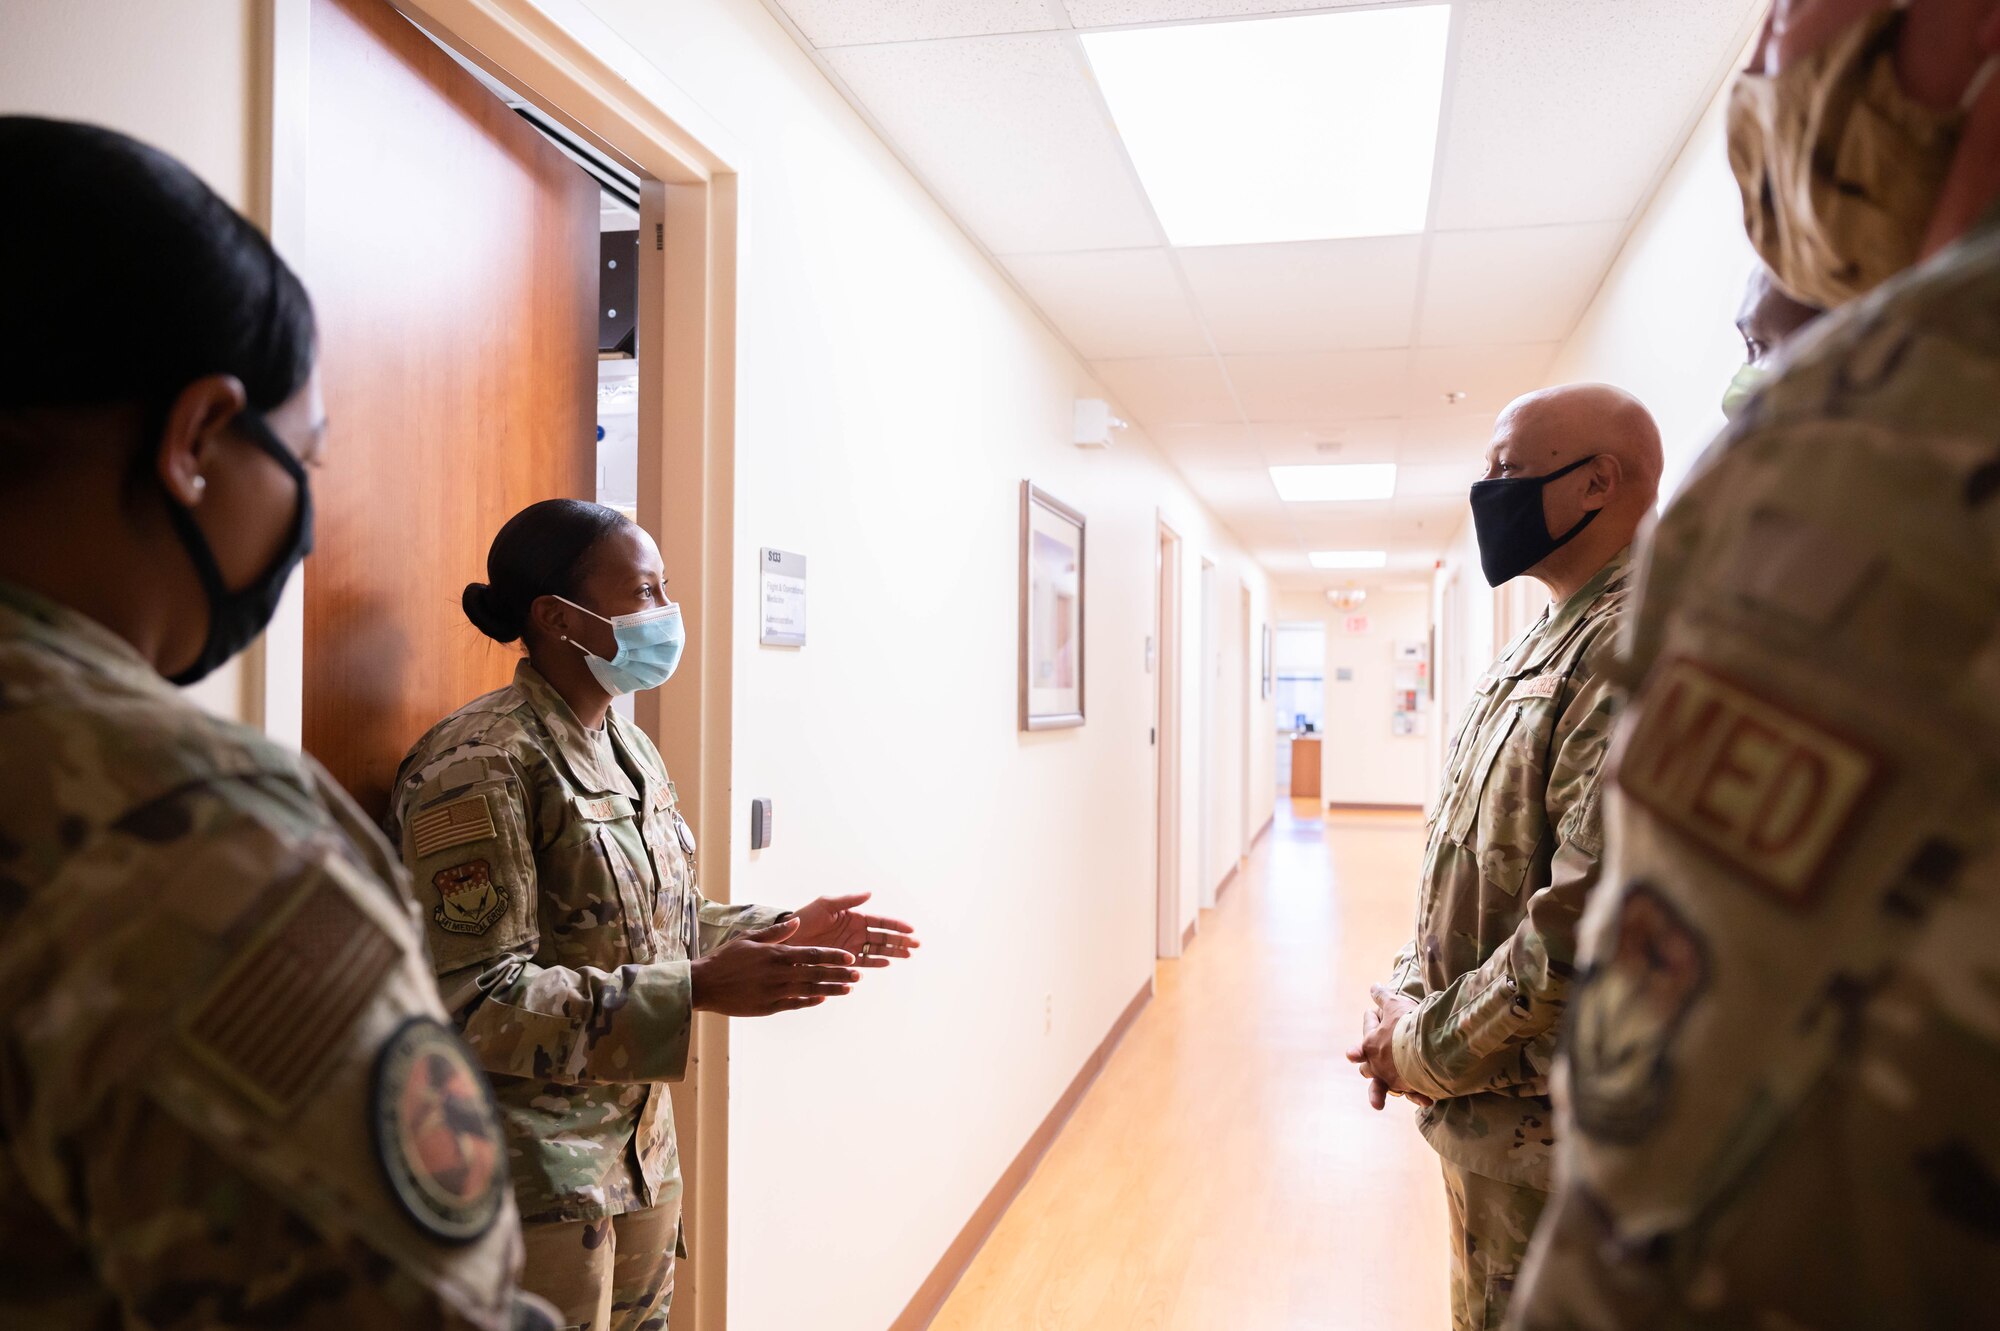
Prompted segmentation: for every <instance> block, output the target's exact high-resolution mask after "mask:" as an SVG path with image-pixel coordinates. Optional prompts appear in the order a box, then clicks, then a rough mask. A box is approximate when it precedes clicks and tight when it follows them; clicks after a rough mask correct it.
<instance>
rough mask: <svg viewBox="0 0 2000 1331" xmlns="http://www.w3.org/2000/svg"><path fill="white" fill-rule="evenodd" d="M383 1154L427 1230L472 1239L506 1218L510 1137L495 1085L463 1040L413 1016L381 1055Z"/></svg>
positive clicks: (407, 1208) (448, 1238)
mask: <svg viewBox="0 0 2000 1331" xmlns="http://www.w3.org/2000/svg"><path fill="white" fill-rule="evenodd" d="M370 1103H371V1104H372V1105H373V1112H374V1122H373V1125H372V1126H373V1135H374V1141H375V1155H376V1158H377V1159H378V1160H379V1162H380V1163H381V1166H382V1174H383V1177H384V1178H385V1179H387V1180H388V1183H389V1190H390V1191H391V1192H392V1193H394V1194H395V1197H396V1200H397V1201H398V1202H400V1203H401V1204H402V1207H403V1210H404V1212H405V1213H406V1214H407V1215H408V1216H409V1217H410V1219H411V1220H413V1221H415V1222H416V1224H417V1226H418V1227H419V1228H420V1229H422V1230H423V1231H424V1232H426V1233H428V1234H430V1235H432V1236H434V1237H436V1238H439V1239H442V1240H443V1241H444V1242H446V1243H470V1242H472V1241H473V1240H474V1239H476V1238H478V1237H479V1236H480V1235H482V1234H484V1233H486V1231H487V1230H489V1229H491V1228H493V1222H494V1221H495V1220H497V1219H498V1218H499V1216H500V1210H501V1206H502V1203H503V1202H504V1201H505V1200H506V1196H507V1187H508V1183H507V1145H506V1139H505V1138H504V1137H503V1136H502V1134H501V1129H500V1111H499V1108H498V1106H496V1105H495V1103H494V1101H493V1092H492V1089H491V1088H490V1087H488V1086H487V1084H486V1079H485V1078H484V1077H482V1076H480V1075H479V1070H478V1069H477V1068H475V1067H473V1065H472V1058H471V1056H470V1055H469V1054H467V1053H466V1051H465V1046H464V1045H463V1044H461V1043H460V1042H459V1039H458V1037H457V1036H455V1035H453V1034H452V1033H451V1032H450V1031H449V1030H447V1029H446V1028H445V1027H444V1026H443V1025H441V1024H440V1023H438V1022H436V1021H433V1020H432V1019H431V1018H429V1017H413V1018H411V1019H410V1020H409V1021H406V1022H404V1023H403V1025H402V1026H400V1027H399V1028H397V1030H396V1033H395V1034H394V1035H392V1036H390V1037H389V1041H388V1043H387V1044H385V1045H384V1046H383V1047H382V1052H381V1054H380V1055H379V1056H378V1057H377V1058H376V1060H375V1083H374V1095H373V1096H372V1098H371V1101H370Z"/></svg>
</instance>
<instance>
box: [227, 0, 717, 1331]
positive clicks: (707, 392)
mask: <svg viewBox="0 0 2000 1331" xmlns="http://www.w3.org/2000/svg"><path fill="white" fill-rule="evenodd" d="M388 2H389V3H390V4H392V5H393V6H394V8H396V9H397V10H398V11H400V12H401V13H402V14H404V16H405V17H407V18H409V19H410V20H411V21H412V22H414V23H416V24H417V25H418V26H419V27H421V28H423V29H424V30H425V31H426V32H428V33H430V34H431V35H432V36H433V37H435V38H437V39H438V40H439V41H441V42H443V43H444V44H446V45H447V46H449V47H451V48H452V49H453V50H454V51H456V52H458V53H459V54H460V55H462V56H464V57H465V58H466V59H468V60H469V61H471V62H472V63H473V64H475V65H478V66H479V67H480V68H482V69H484V70H486V71H487V72H488V73H490V74H492V75H493V76H494V77H495V78H498V79H499V80H501V81H502V82H503V83H505V84H507V85H508V86H509V87H511V88H514V89H516V90H518V91H519V92H520V93H521V94H522V95H523V96H525V97H528V98H530V99H532V100H533V101H534V102H535V104H536V105H537V106H539V107H540V108H541V109H542V110H543V111H545V112H546V113H548V114H549V115H550V116H551V117H553V118H554V119H555V120H557V121H558V122H559V123H561V124H562V125H564V126H565V127H566V128H568V129H569V130H570V131H571V132H573V133H575V134H577V135H578V136H580V137H581V138H583V139H584V140H586V141H588V142H590V143H592V144H593V145H595V146H596V147H598V148H599V149H601V150H602V151H604V152H606V153H608V154H610V155H611V156H613V157H615V158H620V159H623V160H624V161H625V162H626V163H628V164H629V165H630V166H631V167H632V169H633V170H634V171H635V172H636V173H637V174H638V175H639V176H640V178H641V190H640V232H641V237H642V243H641V246H640V262H639V346H640V348H641V354H640V358H639V367H638V368H639V437H640V440H641V446H640V449H639V521H640V524H641V525H642V526H644V527H645V528H646V529H647V530H648V531H650V532H652V533H653V535H654V536H655V537H656V538H657V539H658V541H659V545H660V553H661V555H662V557H663V558H664V560H665V563H666V566H667V568H668V569H669V570H670V573H671V576H672V577H673V582H674V591H675V596H676V599H677V600H678V601H679V602H680V604H681V609H682V613H683V615H685V616H686V617H687V619H688V621H689V623H690V625H691V626H692V627H693V628H694V630H695V631H694V632H693V633H692V634H691V635H690V637H691V641H690V645H689V651H688V653H687V655H686V657H685V658H684V659H683V661H682V663H681V667H680V670H679V673H678V674H677V675H676V676H675V686H674V688H672V689H671V690H665V691H660V690H655V691H653V692H651V693H648V694H644V695H641V696H640V697H639V698H638V699H637V702H636V713H637V718H638V722H639V724H640V725H641V726H642V727H644V728H645V730H646V732H647V733H648V734H649V735H650V736H652V738H653V740H654V742H655V743H656V744H657V745H658V746H659V748H660V753H661V755H662V756H663V757H664V758H665V759H666V762H667V767H668V770H669V771H672V772H674V773H676V774H677V775H678V777H679V780H680V783H681V791H680V794H681V802H682V806H683V808H684V809H686V810H687V811H688V815H689V818H690V820H691V821H692V822H693V823H694V826H695V828H696V831H697V834H698V836H699V839H700V842H701V844H703V845H706V846H708V847H710V848H711V849H710V854H709V855H707V856H706V857H705V858H704V862H703V865H702V869H703V875H702V891H703V893H704V895H706V896H708V897H709V898H710V899H712V900H715V901H725V902H726V901H728V900H730V898H731V891H730V871H731V867H732V866H731V861H732V858H733V856H732V850H733V849H734V846H733V838H732V836H731V835H730V834H731V831H732V828H733V826H734V824H735V819H734V818H733V817H732V816H731V808H730V796H729V791H730V789H731V782H730V766H731V754H732V748H733V740H734V716H733V706H734V688H733V682H734V676H735V667H736V659H735V642H734V638H735V634H734V622H733V621H734V608H735V602H736V590H737V588H736V564H737V561H736V559H735V544H736V531H735V508H736V484H735V452H736V437H735V431H736V308H737V285H736V264H737V252H738V236H739V230H740V223H739V201H740V196H741V187H742V177H741V174H740V171H739V168H738V166H737V163H740V161H741V160H742V159H741V156H740V154H739V153H738V152H737V151H736V149H735V148H734V146H733V145H732V144H731V143H730V141H729V138H728V136H727V135H726V134H725V133H724V132H723V131H722V129H721V127H720V126H719V125H718V124H717V123H716V122H715V121H714V120H713V119H712V118H711V117H710V116H709V115H708V113H706V112H705V111H703V110H702V109H701V108H700V107H699V106H698V105H696V104H695V103H694V102H693V101H692V100H691V99H690V98H689V97H688V96H687V94H685V93H684V92H682V91H681V90H680V89H679V88H678V87H676V86H675V85H674V84H673V83H672V82H671V81H669V80H668V79H667V78H666V77H665V76H664V75H663V74H662V73H661V72H660V71H659V69H658V68H657V67H656V66H654V65H653V64H652V63H651V62H650V61H648V60H647V59H646V58H645V57H644V56H642V55H641V54H640V53H639V52H638V51H637V50H636V49H634V48H633V47H632V46H631V45H630V44H629V43H627V42H626V41H625V40H624V39H623V38H621V37H619V36H618V35H617V34H616V33H615V32H613V31H612V29H611V28H609V27H608V26H607V25H606V24H605V23H604V22H603V20H601V19H599V18H598V17H597V16H596V15H595V14H593V13H592V12H591V11H590V10H589V9H588V8H586V7H585V5H584V4H583V3H582V0H388ZM311 3H312V0H260V3H259V5H258V10H257V21H258V36H259V45H260V47H261V52H260V54H261V59H260V60H259V61H258V74H259V78H258V103H259V105H258V108H257V114H256V115H255V116H254V117H253V119H254V122H255V123H256V125H257V128H258V131H259V133H260V134H261V137H262V142H261V144H260V145H259V151H258V152H257V153H255V154H254V156H255V157H256V158H257V159H258V162H259V166H260V170H259V172H258V178H257V179H256V180H255V181H254V184H253V196H254V201H255V205H256V211H257V212H259V213H260V214H261V216H259V217H258V218H257V219H256V220H258V221H260V222H261V223H263V225H264V226H265V228H266V229H267V231H268V232H269V234H270V235H271V237H272V240H273V241H274V242H275V243H276V245H277V247H278V249H279V251H280V252H281V253H290V254H299V253H302V252H303V227H304V220H305V219H304V210H305V207H306V190H307V182H308V179H309V176H308V172H309V169H310V162H309V161H308V151H309V148H308V145H309V142H310V140H309V128H310V127H309V125H308V123H307V114H308V112H307V107H308V105H309V101H308V96H307V94H308V89H309V79H310V70H311V65H310V57H311V50H310V38H309V33H310V22H311ZM649 232H650V233H651V235H652V238H653V241H654V243H653V244H650V245H649V244H645V243H644V237H645V236H646V234H647V233H649ZM669 476H672V477H673V484H671V485H669V484H667V478H668V477H669ZM305 572H306V573H307V574H308V575H309V573H310V569H309V568H308V569H307V570H306V571H305ZM304 661H305V617H304V578H303V577H295V578H294V579H293V580H292V584H291V587H290V588H289V590H288V591H287V593H286V596H285V604H284V605H283V606H282V607H281V609H280V613H279V615H278V617H277V618H276V619H275V620H274V621H273V624H272V627H271V629H270V631H269V632H268V633H267V634H266V636H265V639H264V640H263V641H262V642H261V643H260V644H259V645H258V647H257V648H256V650H255V654H254V656H252V658H251V659H250V660H249V661H248V662H246V667H245V672H246V678H245V685H244V708H245V718H246V720H248V721H249V723H250V724H252V725H258V726H261V727H263V728H264V729H265V731H266V732H267V733H269V734H271V735H272V736H273V737H275V738H277V739H279V740H281V741H285V742H289V743H291V744H293V745H294V746H296V745H297V744H298V743H299V739H300V736H301V733H302V717H303V711H304V709H303V699H304ZM710 794H712V795H713V796H714V797H713V798H705V796H708V795H710ZM728 1058H729V1049H728V1025H727V1023H726V1022H725V1021H723V1020H722V1019H720V1018H717V1017H713V1016H710V1015H706V1014H704V1015H703V1016H701V1017H699V1018H697V1020H696V1022H695V1033H694V1045H693V1051H692V1053H691V1054H690V1056H689V1059H688V1070H687V1077H686V1079H685V1080H684V1081H683V1082H682V1083H681V1084H680V1085H679V1086H677V1087H675V1094H674V1103H675V1110H676V1117H677V1118H678V1120H679V1126H680V1129H681V1132H680V1150H681V1162H682V1166H683V1169H684V1172H685V1175H686V1191H685V1193H684V1194H683V1198H682V1214H683V1216H684V1217H685V1222H686V1225H687V1233H688V1237H689V1243H690V1250H691V1252H692V1253H693V1257H692V1259H691V1260H689V1261H687V1262H684V1263H682V1266H681V1269H680V1271H679V1273H678V1275H677V1278H676V1298H675V1300H674V1311H673V1323H672V1324H673V1326H674V1327H675V1328H676V1329H677V1331H684V1329H686V1328H699V1331H721V1329H722V1328H723V1327H724V1326H725V1325H726V1307H725V1301H726V1295H727V1290H728V1280H727V1273H728V1233H729V1227H728V1210H727V1206H728V1146H729V1137H728V1095H729V1090H728V1081H727V1077H728Z"/></svg>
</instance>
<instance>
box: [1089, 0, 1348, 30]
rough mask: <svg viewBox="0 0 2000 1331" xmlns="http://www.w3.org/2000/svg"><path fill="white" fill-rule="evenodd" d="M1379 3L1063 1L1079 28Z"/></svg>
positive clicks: (1309, 0) (1303, 0) (1307, 0)
mask: <svg viewBox="0 0 2000 1331" xmlns="http://www.w3.org/2000/svg"><path fill="white" fill-rule="evenodd" d="M1381 2H1382V0H1064V5H1063V7H1064V8H1065V9H1067V10H1068V11H1069V17H1070V22H1072V23H1074V24H1076V26H1077V27H1079V28H1099V27H1110V26H1113V25H1116V24H1121V23H1166V22H1172V21H1174V20H1177V19H1205V18H1251V17H1255V16H1258V15H1265V14H1296V13H1298V12H1300V11H1302V10H1307V9H1352V8H1359V7H1361V6H1363V5H1372V4H1380V3H1381Z"/></svg>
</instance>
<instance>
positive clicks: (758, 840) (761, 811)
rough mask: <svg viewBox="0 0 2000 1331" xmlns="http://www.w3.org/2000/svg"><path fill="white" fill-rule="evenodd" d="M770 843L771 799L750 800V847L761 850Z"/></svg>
mask: <svg viewBox="0 0 2000 1331" xmlns="http://www.w3.org/2000/svg"><path fill="white" fill-rule="evenodd" d="M770 844H771V801H769V800H767V799H753V800H751V801H750V849H752V850H762V849H764V848H765V847H766V846H768V845H770Z"/></svg>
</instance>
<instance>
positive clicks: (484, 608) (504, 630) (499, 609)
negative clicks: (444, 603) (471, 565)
mask: <svg viewBox="0 0 2000 1331" xmlns="http://www.w3.org/2000/svg"><path fill="white" fill-rule="evenodd" d="M497 600H498V598H497V597H496V596H494V594H493V588H492V586H491V585H490V584H488V583H484V582H468V583H466V584H465V592H464V594H463V595H461V596H460V597H459V601H458V603H459V605H460V606H461V607H462V608H463V609H464V611H465V617H466V618H467V619H469V620H471V621H472V627H474V628H476V629H478V630H479V631H480V632H481V633H484V634H485V635H486V636H487V637H489V638H491V639H493V641H495V642H513V641H515V640H516V639H518V638H519V637H520V636H521V625H520V624H518V623H516V622H514V619H515V617H514V616H512V615H510V614H508V613H507V611H506V608H505V607H503V606H500V605H496V604H495V602H496V601H497Z"/></svg>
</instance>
